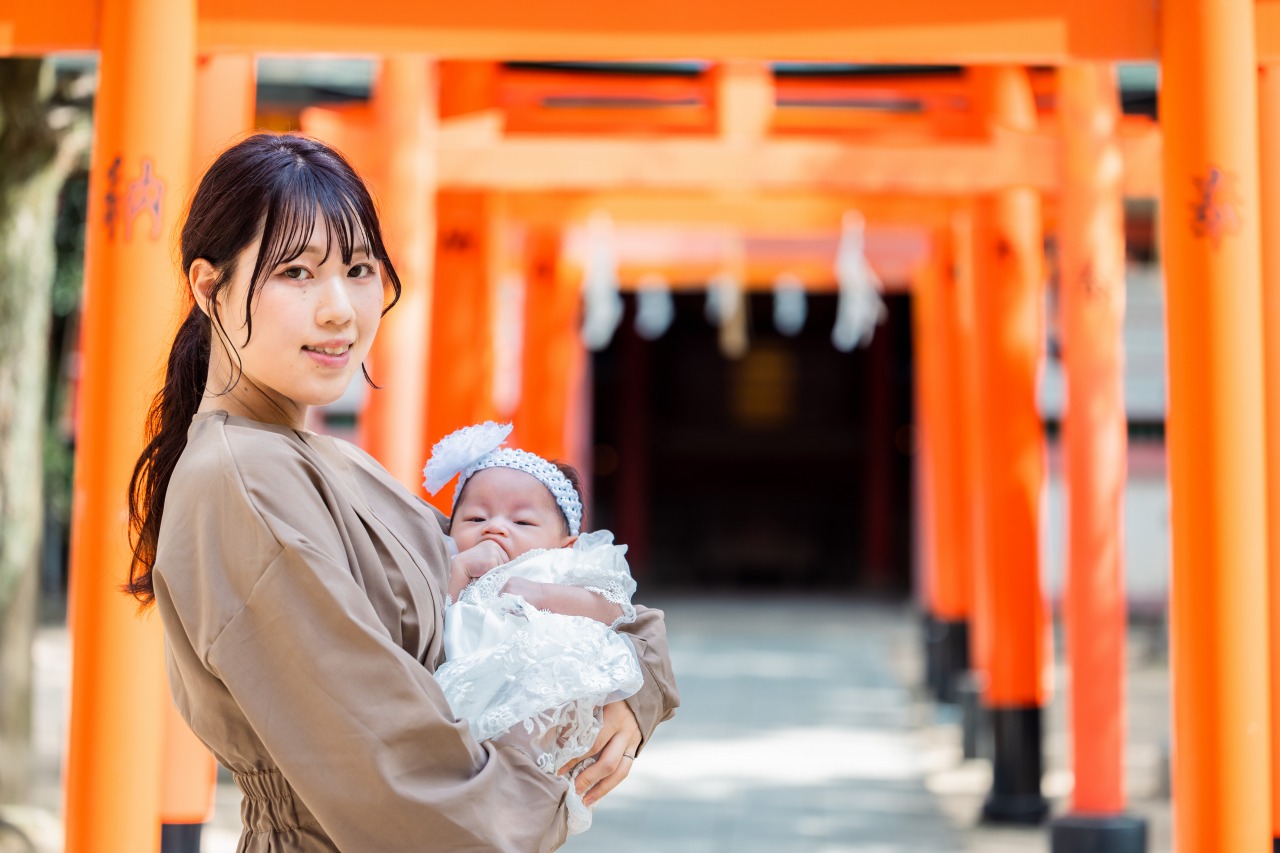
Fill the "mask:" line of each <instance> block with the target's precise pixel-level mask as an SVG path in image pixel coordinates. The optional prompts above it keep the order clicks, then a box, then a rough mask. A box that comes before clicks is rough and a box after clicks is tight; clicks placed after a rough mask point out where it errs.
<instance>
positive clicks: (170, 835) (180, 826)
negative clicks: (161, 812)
mask: <svg viewBox="0 0 1280 853" xmlns="http://www.w3.org/2000/svg"><path fill="white" fill-rule="evenodd" d="M203 828H204V824H202V823H162V824H160V853H200V831H201V830H202V829H203Z"/></svg>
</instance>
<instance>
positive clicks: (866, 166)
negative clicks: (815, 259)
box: [439, 126, 1159, 197]
mask: <svg viewBox="0 0 1280 853" xmlns="http://www.w3.org/2000/svg"><path fill="white" fill-rule="evenodd" d="M899 142H900V140H899ZM1122 150H1123V152H1124V155H1125V161H1126V162H1129V161H1130V160H1135V161H1139V164H1141V163H1151V162H1152V160H1153V157H1154V158H1155V159H1154V164H1155V167H1154V168H1151V167H1148V168H1146V169H1142V168H1139V169H1137V170H1136V171H1134V173H1133V175H1132V176H1131V177H1130V178H1129V179H1127V181H1126V184H1125V194H1126V195H1127V196H1134V197H1154V196H1155V195H1157V194H1158V187H1159V184H1158V182H1157V181H1156V180H1155V178H1156V173H1155V168H1158V163H1159V159H1158V155H1159V136H1158V134H1156V133H1155V132H1154V129H1151V130H1148V131H1146V132H1142V131H1140V130H1137V129H1135V132H1133V133H1131V134H1126V136H1125V137H1124V138H1123V139H1122ZM439 156H440V173H439V180H440V186H441V187H442V188H450V189H475V190H480V189H488V190H505V191H517V192H555V191H569V192H572V191H579V192H586V191H597V192H599V191H616V190H633V191H662V192H672V191H676V192H680V191H684V192H689V191H696V190H704V191H705V190H708V189H714V188H723V187H736V188H745V189H750V190H752V191H760V192H796V191H804V190H807V191H813V192H826V193H836V194H844V195H850V194H876V195H927V196H949V197H967V196H971V195H975V194H979V193H986V192H994V191H996V190H999V189H1003V188H1005V187H1013V186H1027V187H1032V188H1034V189H1036V190H1039V191H1041V192H1044V193H1056V192H1057V189H1058V161H1059V158H1060V156H1061V152H1060V145H1059V142H1058V140H1057V139H1056V138H1055V137H1054V136H1052V135H1049V134H1038V133H1014V132H1008V131H1003V130H997V131H996V132H995V133H994V134H993V135H992V138H990V139H989V140H986V141H977V140H955V139H933V140H927V141H918V142H917V144H913V145H901V144H896V143H894V141H893V136H892V133H889V134H888V135H887V136H886V137H885V138H883V139H882V138H881V137H879V136H876V137H874V138H872V139H870V140H869V141H868V140H863V139H860V138H859V139H850V140H843V139H837V138H817V137H814V138H798V137H774V138H770V139H768V140H764V141H761V142H759V143H757V144H755V145H736V146H726V145H725V144H724V143H723V142H721V141H719V140H716V139H699V138H694V137H688V138H683V139H681V138H657V139H629V138H623V137H618V138H591V137H589V136H584V135H573V136H558V135H543V134H538V135H532V134H526V135H518V136H517V135H511V136H507V137H505V138H504V137H501V136H500V135H498V134H497V133H496V132H495V133H494V134H493V135H492V136H491V137H490V138H482V137H479V136H477V134H476V132H475V131H474V130H473V129H471V128H468V129H467V130H465V131H464V132H459V133H455V132H453V131H452V129H451V128H450V127H448V126H445V127H443V128H442V132H441V136H440V153H439Z"/></svg>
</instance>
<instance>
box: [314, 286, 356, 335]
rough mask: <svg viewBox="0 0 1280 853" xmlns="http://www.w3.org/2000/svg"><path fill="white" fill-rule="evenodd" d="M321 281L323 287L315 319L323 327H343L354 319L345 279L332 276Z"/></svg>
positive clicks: (353, 310) (353, 309)
mask: <svg viewBox="0 0 1280 853" xmlns="http://www.w3.org/2000/svg"><path fill="white" fill-rule="evenodd" d="M323 281H324V286H323V287H321V288H320V304H319V306H318V308H317V311H316V319H317V320H318V321H319V322H320V324H321V325H325V326H345V325H346V324H347V323H349V322H351V320H352V319H354V318H355V308H354V306H353V305H352V304H351V295H350V294H349V293H347V283H346V277H345V276H342V275H332V276H328V277H326V278H325V279H323Z"/></svg>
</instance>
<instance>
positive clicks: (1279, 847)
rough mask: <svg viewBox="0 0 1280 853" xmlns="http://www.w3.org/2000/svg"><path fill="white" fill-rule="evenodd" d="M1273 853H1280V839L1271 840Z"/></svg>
mask: <svg viewBox="0 0 1280 853" xmlns="http://www.w3.org/2000/svg"><path fill="white" fill-rule="evenodd" d="M1271 853H1280V838H1273V839H1271Z"/></svg>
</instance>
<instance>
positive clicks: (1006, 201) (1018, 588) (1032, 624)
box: [974, 66, 1052, 707]
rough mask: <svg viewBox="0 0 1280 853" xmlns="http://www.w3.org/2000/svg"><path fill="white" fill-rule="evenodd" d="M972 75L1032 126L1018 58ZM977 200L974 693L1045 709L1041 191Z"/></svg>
mask: <svg viewBox="0 0 1280 853" xmlns="http://www.w3.org/2000/svg"><path fill="white" fill-rule="evenodd" d="M974 79H975V90H976V92H977V93H978V94H979V95H980V96H981V98H982V101H983V104H984V108H985V109H986V110H988V114H989V115H990V116H991V118H992V121H993V122H996V123H1000V124H1003V125H1006V126H1009V127H1012V128H1020V129H1023V130H1029V129H1031V126H1033V125H1034V122H1035V108H1034V104H1033V102H1032V97H1031V89H1030V86H1029V85H1028V83H1027V78H1026V73H1025V72H1024V71H1023V70H1022V69H1021V68H1017V67H1012V66H1000V67H994V68H985V69H978V70H977V71H975V75H974ZM975 210H976V214H977V218H976V221H975V226H976V228H975V230H976V234H975V238H976V244H977V251H976V252H975V258H974V262H975V273H976V293H977V315H976V316H977V327H976V331H977V365H978V383H977V396H978V401H979V404H980V406H981V420H980V428H979V433H978V443H979V451H978V463H979V464H978V468H979V472H978V478H977V484H978V489H979V490H980V491H981V493H982V498H981V502H982V509H981V514H980V515H981V522H980V523H981V527H982V540H983V546H982V547H983V551H984V554H985V559H984V561H983V565H981V566H980V567H979V568H978V571H977V576H978V583H977V589H978V598H979V599H980V600H981V606H980V607H978V606H975V610H976V611H977V615H978V616H979V618H985V619H986V620H988V624H989V629H990V631H991V634H990V637H991V646H990V650H989V663H990V672H989V680H988V683H987V685H986V690H985V692H984V695H983V701H984V702H985V703H987V704H988V705H990V706H992V707H1022V706H1038V707H1043V706H1044V705H1046V704H1047V701H1048V695H1049V676H1050V666H1051V664H1052V657H1051V654H1050V648H1049V623H1048V618H1047V617H1048V613H1047V610H1048V607H1047V602H1046V601H1045V598H1044V594H1043V592H1042V590H1041V587H1040V517H1041V500H1042V496H1043V490H1044V484H1045V467H1046V465H1045V447H1044V435H1043V432H1042V429H1041V424H1040V414H1039V411H1038V407H1037V403H1036V383H1037V374H1038V370H1039V366H1040V359H1041V355H1042V352H1043V347H1044V323H1043V318H1042V312H1043V310H1044V287H1043V276H1044V264H1043V254H1042V243H1043V238H1042V231H1041V219H1040V199H1039V197H1038V195H1037V194H1036V192H1035V191H1034V190H1031V189H1013V190H1004V191H1002V192H1000V193H998V194H996V195H994V196H990V197H986V198H983V199H981V200H979V201H978V202H977V204H976V208H975Z"/></svg>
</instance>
